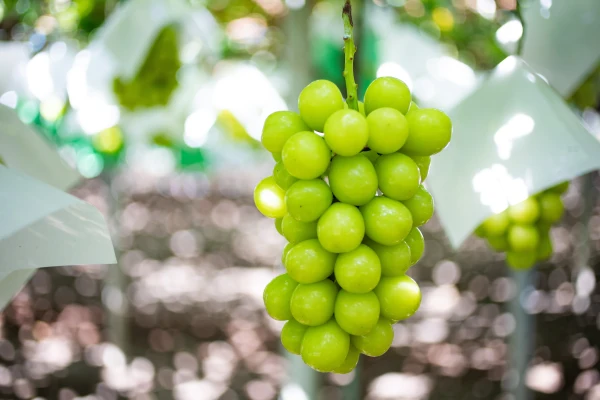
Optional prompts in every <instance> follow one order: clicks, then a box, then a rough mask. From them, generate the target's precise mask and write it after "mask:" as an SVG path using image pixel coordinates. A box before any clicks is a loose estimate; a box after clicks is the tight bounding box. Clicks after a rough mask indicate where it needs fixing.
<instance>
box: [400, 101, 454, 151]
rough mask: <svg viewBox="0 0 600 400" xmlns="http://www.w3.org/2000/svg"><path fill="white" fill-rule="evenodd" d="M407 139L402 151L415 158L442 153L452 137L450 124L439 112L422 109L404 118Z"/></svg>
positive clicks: (445, 116) (448, 119) (446, 117)
mask: <svg viewBox="0 0 600 400" xmlns="http://www.w3.org/2000/svg"><path fill="white" fill-rule="evenodd" d="M406 120H407V121H408V131H409V132H410V133H409V135H408V139H406V143H404V146H403V147H402V151H403V152H406V153H410V154H414V155H417V156H431V155H433V154H437V153H439V152H440V151H442V150H443V149H444V148H445V147H446V146H447V145H448V143H449V142H450V138H451V137H452V122H451V121H450V118H448V116H447V115H446V114H444V113H443V112H441V111H440V110H436V109H434V108H422V109H420V110H415V111H412V112H411V113H410V114H408V115H407V116H406Z"/></svg>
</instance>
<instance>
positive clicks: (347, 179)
mask: <svg viewBox="0 0 600 400" xmlns="http://www.w3.org/2000/svg"><path fill="white" fill-rule="evenodd" d="M329 185H330V186H331V191H332V192H333V194H334V196H335V197H336V198H337V199H338V200H339V201H341V202H343V203H347V204H352V205H355V206H360V205H363V204H367V203H368V202H369V201H370V200H371V199H372V198H373V197H375V194H376V193H377V174H376V173H375V167H373V164H371V162H370V161H369V159H368V158H367V157H365V156H363V155H362V154H357V155H355V156H352V157H342V156H335V157H334V158H333V160H332V161H331V167H330V168H329Z"/></svg>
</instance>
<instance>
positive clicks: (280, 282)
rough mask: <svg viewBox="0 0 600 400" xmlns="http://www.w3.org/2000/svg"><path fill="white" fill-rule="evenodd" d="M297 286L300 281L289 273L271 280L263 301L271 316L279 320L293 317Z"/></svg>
mask: <svg viewBox="0 0 600 400" xmlns="http://www.w3.org/2000/svg"><path fill="white" fill-rule="evenodd" d="M297 286H298V282H296V281H294V280H293V279H292V278H291V277H290V276H289V275H288V274H281V275H279V276H277V277H275V279H273V280H272V281H271V282H269V284H268V285H267V286H266V287H265V290H264V292H263V301H264V303H265V308H266V309H267V313H268V314H269V315H270V316H271V318H273V319H276V320H278V321H286V320H288V319H290V318H292V313H291V311H290V300H291V299H292V295H293V293H295V289H296V287H297ZM334 286H335V285H334Z"/></svg>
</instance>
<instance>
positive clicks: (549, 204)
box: [539, 192, 565, 224]
mask: <svg viewBox="0 0 600 400" xmlns="http://www.w3.org/2000/svg"><path fill="white" fill-rule="evenodd" d="M539 205H540V221H542V222H545V223H548V224H553V223H555V222H558V221H560V219H561V218H562V215H563V213H564V211H565V207H564V206H563V202H562V200H561V198H560V194H558V193H553V192H546V193H542V194H541V195H540V196H539Z"/></svg>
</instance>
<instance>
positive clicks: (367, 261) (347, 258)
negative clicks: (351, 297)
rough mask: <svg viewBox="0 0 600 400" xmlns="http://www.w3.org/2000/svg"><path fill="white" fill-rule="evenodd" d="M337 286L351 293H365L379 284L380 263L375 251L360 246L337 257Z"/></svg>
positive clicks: (362, 245) (335, 269)
mask: <svg viewBox="0 0 600 400" xmlns="http://www.w3.org/2000/svg"><path fill="white" fill-rule="evenodd" d="M334 272H335V279H336V282H337V283H338V285H340V286H341V287H342V288H343V289H344V290H346V291H348V292H351V293H367V292H369V291H371V290H373V288H375V286H377V283H378V282H379V278H380V277H381V262H380V261H379V258H378V257H377V254H376V253H375V251H373V250H372V249H371V248H369V247H368V246H366V245H364V244H361V245H360V246H358V248H356V249H354V250H352V251H350V252H347V253H342V254H340V255H338V258H337V260H336V261H335V267H334Z"/></svg>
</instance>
